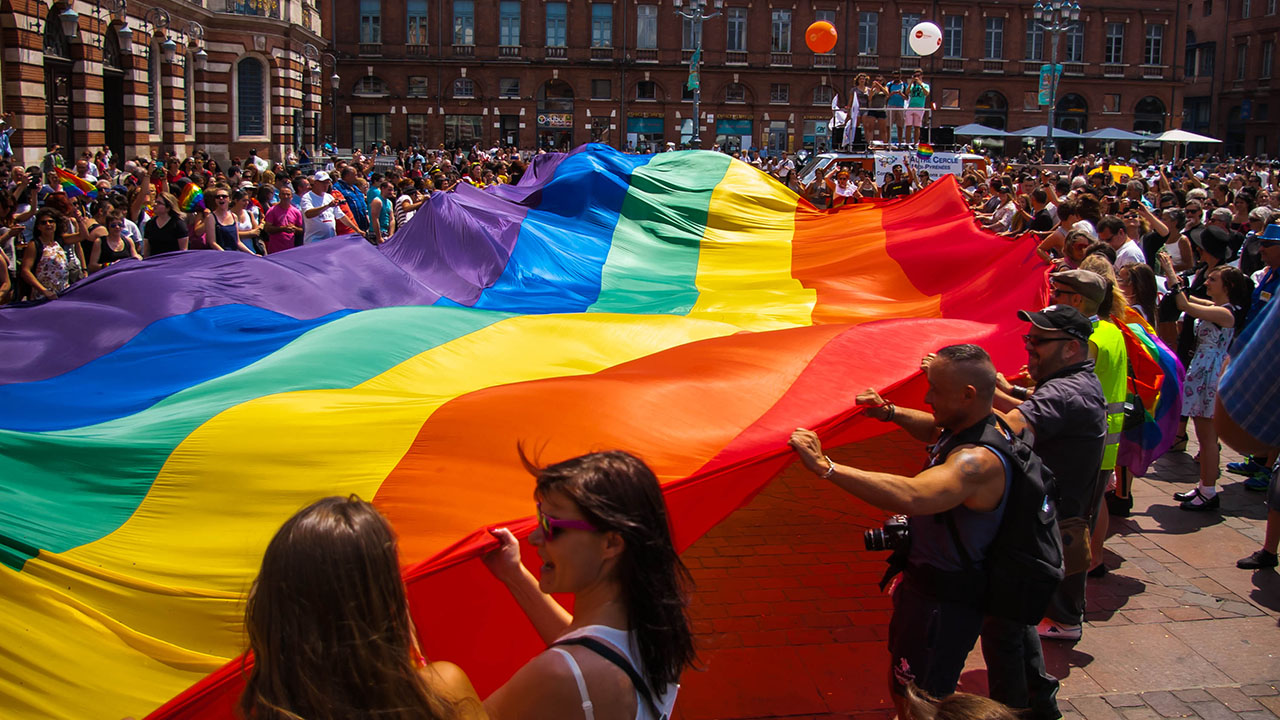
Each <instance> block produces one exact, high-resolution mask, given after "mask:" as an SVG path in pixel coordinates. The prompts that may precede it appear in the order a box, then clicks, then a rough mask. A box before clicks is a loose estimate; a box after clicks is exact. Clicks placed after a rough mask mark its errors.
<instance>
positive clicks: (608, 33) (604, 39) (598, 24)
mask: <svg viewBox="0 0 1280 720" xmlns="http://www.w3.org/2000/svg"><path fill="white" fill-rule="evenodd" d="M591 47H599V48H607V47H613V6H612V5H609V4H606V3H591Z"/></svg>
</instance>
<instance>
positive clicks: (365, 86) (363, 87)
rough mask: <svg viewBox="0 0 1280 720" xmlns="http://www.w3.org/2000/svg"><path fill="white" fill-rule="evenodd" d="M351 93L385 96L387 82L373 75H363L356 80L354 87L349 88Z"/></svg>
mask: <svg viewBox="0 0 1280 720" xmlns="http://www.w3.org/2000/svg"><path fill="white" fill-rule="evenodd" d="M351 94H353V95H363V96H366V97H386V96H387V94H388V93H387V84H386V83H384V82H383V81H382V78H379V77H377V76H374V75H365V76H364V77H362V78H360V79H359V80H357V81H356V84H355V87H353V88H352V89H351Z"/></svg>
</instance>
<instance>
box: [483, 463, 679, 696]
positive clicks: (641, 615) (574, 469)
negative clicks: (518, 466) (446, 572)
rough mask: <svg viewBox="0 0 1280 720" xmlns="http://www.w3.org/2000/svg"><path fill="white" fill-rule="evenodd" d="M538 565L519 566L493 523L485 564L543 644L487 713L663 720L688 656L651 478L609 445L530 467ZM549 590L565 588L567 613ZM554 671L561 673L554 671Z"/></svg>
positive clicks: (661, 506) (664, 524)
mask: <svg viewBox="0 0 1280 720" xmlns="http://www.w3.org/2000/svg"><path fill="white" fill-rule="evenodd" d="M525 464H526V466H527V467H528V468H529V470H530V472H532V473H534V474H535V475H536V477H537V486H536V489H535V490H534V502H535V504H536V505H535V507H536V508H537V512H538V528H537V529H536V530H534V531H533V534H532V535H530V536H529V542H530V543H531V544H532V545H533V546H534V547H535V548H536V549H537V551H538V555H539V556H540V557H541V558H542V560H543V564H542V568H541V571H540V573H539V576H538V577H536V578H535V577H534V575H533V573H531V572H529V570H528V569H527V568H525V566H524V565H523V564H521V562H520V547H519V544H518V542H517V540H516V538H515V536H514V535H512V534H511V532H510V531H508V530H507V529H505V528H501V529H498V530H494V531H493V534H494V536H495V537H497V538H498V541H499V548H498V549H497V550H494V551H493V552H491V553H490V554H489V555H487V556H485V563H486V564H487V565H488V566H489V569H490V570H491V571H492V572H493V574H494V575H495V576H496V577H497V578H498V579H499V580H501V581H502V582H503V583H504V584H505V585H506V586H507V589H508V590H510V591H511V594H512V595H513V596H514V597H515V599H516V601H517V602H518V603H519V604H520V607H521V609H523V610H524V612H525V614H526V615H527V616H528V617H529V620H530V621H531V622H532V623H533V626H534V628H535V629H536V630H537V631H538V634H539V635H541V636H542V639H543V641H544V642H546V643H547V644H548V645H549V646H550V647H548V649H547V650H546V651H544V652H542V653H541V654H539V655H538V656H536V657H535V658H533V659H532V660H530V661H529V662H528V663H527V664H526V665H525V666H524V667H522V668H521V669H520V670H518V671H516V674H515V675H513V676H512V677H511V679H510V680H508V681H507V683H506V684H505V685H503V686H502V687H500V688H498V690H496V691H495V692H494V693H493V694H492V695H490V696H489V697H488V698H487V699H486V700H485V709H486V710H488V711H489V714H490V715H491V716H492V717H494V718H497V719H498V720H507V719H508V718H521V719H522V720H540V719H545V720H575V719H576V718H583V717H586V718H588V720H590V719H591V718H593V717H594V718H600V719H601V720H604V719H605V718H608V719H609V720H618V719H621V718H626V719H628V720H629V719H630V718H635V719H636V720H659V718H663V717H669V716H670V715H671V709H672V707H673V706H674V705H675V699H676V692H677V691H678V690H679V685H678V683H679V680H680V674H681V673H682V672H683V671H684V669H685V668H686V667H688V666H689V665H691V664H692V663H693V661H694V647H693V633H692V631H691V629H690V624H689V618H688V615H687V606H688V595H687V590H688V585H689V572H688V570H686V569H685V567H684V564H683V563H682V562H681V561H680V557H679V556H678V555H677V554H676V550H675V546H674V544H673V543H672V541H671V529H670V525H669V521H668V518H667V509H666V504H665V503H664V501H663V498H662V490H661V488H659V486H658V479H657V477H656V476H654V474H653V471H652V470H650V469H649V467H648V466H647V465H645V464H644V462H643V461H641V460H640V459H639V458H637V457H635V456H634V455H630V454H628V453H625V452H621V451H612V452H599V453H591V454H588V455H582V456H580V457H576V458H572V459H570V460H565V461H563V462H559V463H556V464H554V465H551V466H548V467H545V468H537V467H534V466H533V465H531V464H530V463H529V462H528V461H526V462H525ZM551 593H571V594H572V595H573V598H574V604H573V608H574V612H573V614H572V615H570V614H569V612H568V611H566V610H565V609H564V608H563V607H561V606H560V604H559V603H557V602H556V601H555V600H554V599H553V598H552V597H551ZM566 670H567V671H568V672H567V673H566Z"/></svg>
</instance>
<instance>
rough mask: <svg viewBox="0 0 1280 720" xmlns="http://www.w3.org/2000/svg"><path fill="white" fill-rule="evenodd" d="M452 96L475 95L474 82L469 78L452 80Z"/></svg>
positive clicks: (470, 96) (469, 96) (467, 96)
mask: <svg viewBox="0 0 1280 720" xmlns="http://www.w3.org/2000/svg"><path fill="white" fill-rule="evenodd" d="M453 96H454V97H456V98H473V97H475V96H476V84H475V81H473V80H472V79H471V78H458V79H456V80H454V81H453Z"/></svg>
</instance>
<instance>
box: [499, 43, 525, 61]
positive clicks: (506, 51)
mask: <svg viewBox="0 0 1280 720" xmlns="http://www.w3.org/2000/svg"><path fill="white" fill-rule="evenodd" d="M498 57H500V58H518V57H520V46H519V45H499V46H498Z"/></svg>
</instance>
